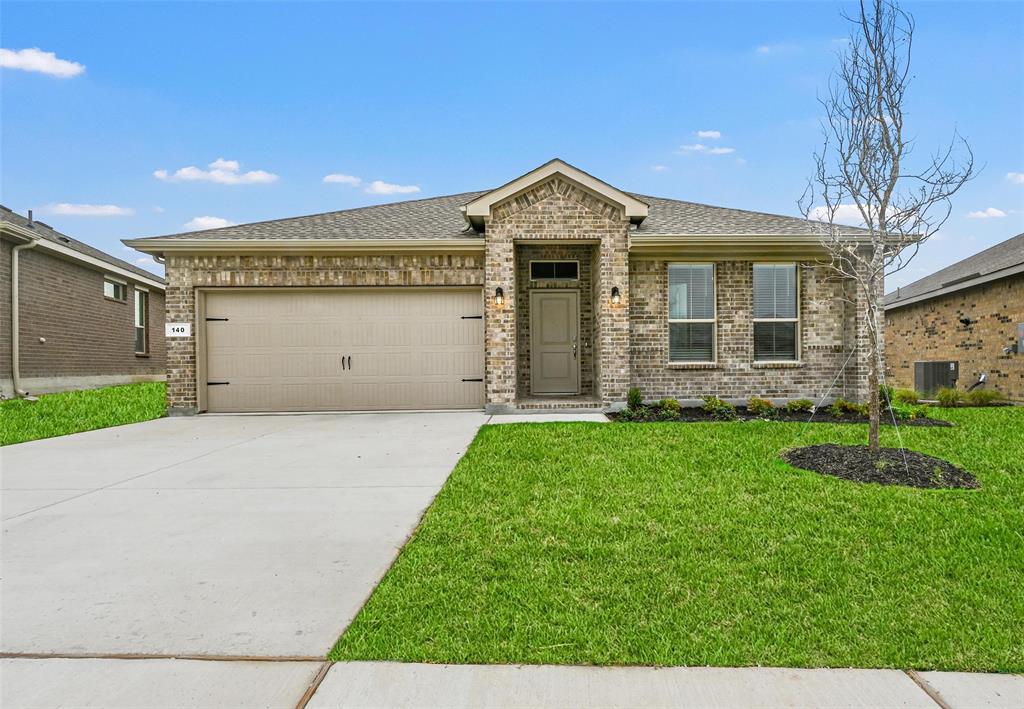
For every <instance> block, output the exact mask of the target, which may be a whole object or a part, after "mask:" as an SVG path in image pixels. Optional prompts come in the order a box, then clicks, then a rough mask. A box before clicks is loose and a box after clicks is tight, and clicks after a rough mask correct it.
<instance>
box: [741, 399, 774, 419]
mask: <svg viewBox="0 0 1024 709" xmlns="http://www.w3.org/2000/svg"><path fill="white" fill-rule="evenodd" d="M747 411H749V412H750V413H752V414H754V416H774V415H775V406H773V405H772V402H770V401H768V399H762V398H760V397H758V396H752V397H750V398H749V399H747Z"/></svg>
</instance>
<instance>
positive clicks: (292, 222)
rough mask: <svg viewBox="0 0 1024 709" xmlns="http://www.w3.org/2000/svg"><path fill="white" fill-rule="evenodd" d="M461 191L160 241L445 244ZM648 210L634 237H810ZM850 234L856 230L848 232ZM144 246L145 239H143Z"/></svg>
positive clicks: (653, 205)
mask: <svg viewBox="0 0 1024 709" xmlns="http://www.w3.org/2000/svg"><path fill="white" fill-rule="evenodd" d="M486 193H487V190H483V191H480V192H463V193H462V194H455V195H448V196H445V197H430V198H427V199H417V200H410V201H407V202H395V203H392V204H381V205H374V206H370V207H359V208H356V209H345V210H342V211H338V212H325V213H323V214H312V215H309V216H303V217H291V218H288V219H275V220H272V221H266V222H254V223H251V224H238V225H236V226H229V227H222V228H220V229H207V230H205V231H191V232H182V233H179V234H170V235H167V236H161V237H154V238H159V239H218V240H219V239H267V240H279V239H444V238H465V237H472V236H474V235H475V234H474V233H473V232H472V231H467V225H466V221H465V219H464V218H463V216H462V213H461V212H460V211H459V208H460V207H462V206H463V205H464V204H466V203H467V202H469V201H471V200H473V199H475V198H476V197H479V196H480V195H482V194H486ZM633 196H634V197H636V198H637V199H639V200H642V201H644V202H647V203H648V204H649V205H650V211H649V214H648V216H647V218H646V219H645V220H644V221H643V223H641V224H640V226H639V228H638V229H637V231H636V233H637V234H642V235H645V236H646V235H650V236H659V235H716V234H717V235H762V234H763V235H787V236H790V235H797V236H799V235H813V234H814V233H815V232H814V227H815V223H814V222H809V221H807V220H805V219H801V218H799V217H785V216H780V215H777V214H764V213H762V212H750V211H746V210H742V209H728V208H725V207H712V206H709V205H706V204H697V203H695V202H683V201H680V200H676V199H665V198H662V197H648V196H645V195H639V194H636V195H633ZM849 231H850V232H857V231H860V230H858V229H854V228H852V227H850V228H849ZM143 241H144V240H143Z"/></svg>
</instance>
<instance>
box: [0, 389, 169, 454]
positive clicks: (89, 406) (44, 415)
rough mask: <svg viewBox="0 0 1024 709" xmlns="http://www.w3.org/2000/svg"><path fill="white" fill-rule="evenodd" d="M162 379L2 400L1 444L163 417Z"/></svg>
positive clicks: (0, 418)
mask: <svg viewBox="0 0 1024 709" xmlns="http://www.w3.org/2000/svg"><path fill="white" fill-rule="evenodd" d="M165 407H166V405H165V403H164V385H163V384H162V383H159V382H150V383H145V384H127V385H125V386H116V387H105V388H103V389H90V390H88V391H68V392H62V393H60V394H44V395H43V396H40V397H39V401H24V400H20V399H14V400H11V401H3V402H0V446H9V445H11V444H12V443H24V442H25V441H34V440H36V439H38V438H50V437H52V436H64V435H67V434H69V433H78V432H79V431H91V430H93V429H95V428H107V427H108V426H120V425H122V424H126V423H135V422H137V421H148V420H149V419H156V418H160V417H161V416H163V415H164V413H165Z"/></svg>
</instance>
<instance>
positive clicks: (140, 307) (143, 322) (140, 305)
mask: <svg viewBox="0 0 1024 709" xmlns="http://www.w3.org/2000/svg"><path fill="white" fill-rule="evenodd" d="M148 328H149V293H147V292H146V291H143V290H136V291H135V353H136V354H146V353H147V352H148V351H149V349H148V345H149V337H147V329H148Z"/></svg>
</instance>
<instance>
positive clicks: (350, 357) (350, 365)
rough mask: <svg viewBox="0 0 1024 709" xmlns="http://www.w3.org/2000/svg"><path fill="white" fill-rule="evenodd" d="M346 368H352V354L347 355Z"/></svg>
mask: <svg viewBox="0 0 1024 709" xmlns="http://www.w3.org/2000/svg"><path fill="white" fill-rule="evenodd" d="M348 368H349V369H352V355H349V356H348Z"/></svg>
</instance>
